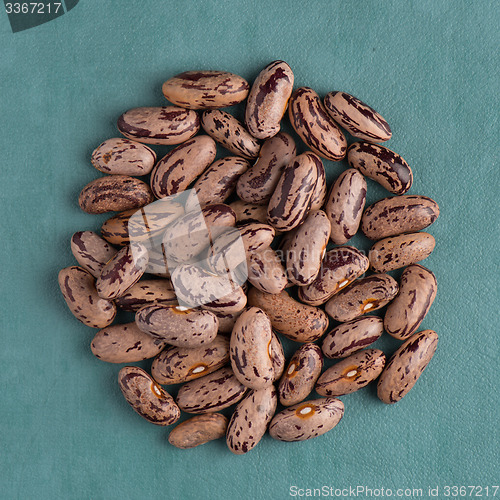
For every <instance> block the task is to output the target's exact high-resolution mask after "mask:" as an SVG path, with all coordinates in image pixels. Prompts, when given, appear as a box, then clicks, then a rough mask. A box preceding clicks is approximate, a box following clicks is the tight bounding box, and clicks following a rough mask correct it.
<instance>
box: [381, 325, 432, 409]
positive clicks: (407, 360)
mask: <svg viewBox="0 0 500 500" xmlns="http://www.w3.org/2000/svg"><path fill="white" fill-rule="evenodd" d="M437 343H438V336H437V333H436V332H435V331H433V330H423V331H421V332H419V333H416V334H415V335H413V336H411V337H410V338H409V339H408V340H407V341H406V342H405V343H404V344H403V345H402V346H401V347H400V348H399V349H398V350H397V351H396V352H395V353H394V355H393V356H392V358H391V359H390V360H389V362H388V363H387V365H386V367H385V370H384V371H383V372H382V375H380V379H379V381H378V385H377V395H378V397H379V399H380V400H381V401H382V402H384V403H387V404H392V403H397V402H398V401H399V400H400V399H402V398H403V397H404V396H406V394H408V392H410V390H411V389H412V388H413V386H414V385H415V383H416V382H417V380H418V379H419V377H420V375H422V372H423V371H424V370H425V368H427V365H428V364H429V362H430V360H431V359H432V357H433V356H434V353H435V352H436V348H437Z"/></svg>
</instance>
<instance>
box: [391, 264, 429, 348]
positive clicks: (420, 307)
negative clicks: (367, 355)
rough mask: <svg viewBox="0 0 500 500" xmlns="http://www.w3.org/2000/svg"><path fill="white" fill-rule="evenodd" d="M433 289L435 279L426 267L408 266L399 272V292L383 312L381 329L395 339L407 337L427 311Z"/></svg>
mask: <svg viewBox="0 0 500 500" xmlns="http://www.w3.org/2000/svg"><path fill="white" fill-rule="evenodd" d="M436 292H437V280H436V277H435V276H434V274H433V273H432V272H431V271H429V269H427V268H425V267H424V266H421V265H419V264H413V265H411V266H408V267H407V268H406V269H405V270H404V271H403V274H402V275H401V279H400V282H399V293H398V295H397V296H396V298H395V299H394V300H393V301H392V302H391V304H389V306H388V307H387V310H386V312H385V316H384V328H385V331H386V332H387V333H388V334H389V335H391V336H392V337H394V338H396V339H398V340H406V339H407V338H409V337H411V336H412V335H413V334H414V333H415V332H416V331H417V330H418V327H419V326H420V324H421V323H422V321H423V319H424V318H425V316H426V315H427V313H428V312H429V309H430V308H431V305H432V303H433V302H434V299H435V298H436Z"/></svg>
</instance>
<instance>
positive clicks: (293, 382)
mask: <svg viewBox="0 0 500 500" xmlns="http://www.w3.org/2000/svg"><path fill="white" fill-rule="evenodd" d="M322 368H323V355H322V353H321V349H320V348H319V347H318V346H317V345H316V344H304V345H303V346H301V347H300V348H299V349H297V351H295V353H294V355H293V356H292V359H291V360H290V363H289V364H288V367H287V369H286V370H285V373H284V374H283V376H282V377H281V380H280V383H279V387H278V394H279V398H280V403H281V404H282V405H283V406H291V405H294V404H297V403H300V402H301V401H303V400H304V399H306V398H307V396H309V394H310V393H311V391H312V390H313V389H314V384H315V383H316V380H317V379H318V377H319V376H320V374H321V369H322Z"/></svg>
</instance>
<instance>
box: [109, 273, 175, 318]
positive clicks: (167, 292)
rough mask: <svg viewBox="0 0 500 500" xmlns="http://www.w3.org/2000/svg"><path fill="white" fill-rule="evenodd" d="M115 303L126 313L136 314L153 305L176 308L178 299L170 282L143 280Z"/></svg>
mask: <svg viewBox="0 0 500 500" xmlns="http://www.w3.org/2000/svg"><path fill="white" fill-rule="evenodd" d="M115 303H116V305H117V306H118V307H119V308H120V309H123V310H124V311H134V312H135V311H138V310H139V309H141V307H144V306H147V305H151V304H160V305H166V306H175V305H177V298H176V296H175V292H174V287H173V286H172V283H171V282H170V280H166V279H165V280H141V281H138V282H137V283H136V284H135V285H132V286H131V287H130V288H129V289H128V290H127V291H126V292H125V293H124V294H123V295H122V296H120V297H118V298H117V299H116V301H115Z"/></svg>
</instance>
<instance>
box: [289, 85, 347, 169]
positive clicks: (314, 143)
mask: <svg viewBox="0 0 500 500" xmlns="http://www.w3.org/2000/svg"><path fill="white" fill-rule="evenodd" d="M288 114H289V117H290V123H291V124H292V127H293V128H294V129H295V132H297V134H298V135H299V136H300V138H301V139H302V140H303V141H304V142H305V143H306V144H307V146H309V147H310V148H311V149H312V150H313V151H314V152H315V153H316V154H318V155H319V156H321V157H322V158H326V159H327V160H332V161H339V160H341V159H342V158H344V156H345V154H346V150H347V142H346V139H345V137H344V134H343V133H342V131H341V130H340V128H339V127H338V125H337V124H336V123H335V122H334V121H333V119H332V118H331V116H330V115H329V114H328V113H327V112H326V109H325V107H324V106H323V103H322V102H321V99H320V98H319V96H318V94H317V93H316V92H314V90H312V89H310V88H308V87H300V88H298V89H297V90H295V92H294V93H293V94H292V97H291V98H290V103H289V105H288Z"/></svg>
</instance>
